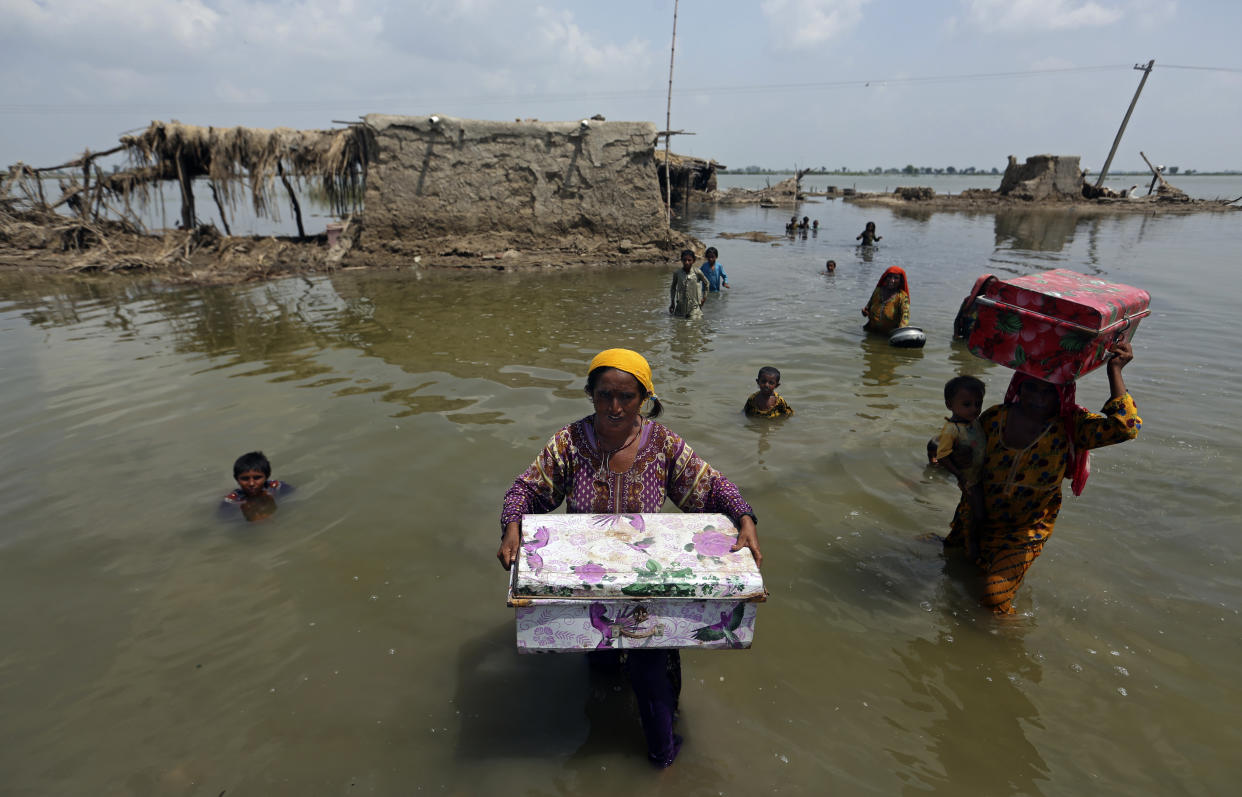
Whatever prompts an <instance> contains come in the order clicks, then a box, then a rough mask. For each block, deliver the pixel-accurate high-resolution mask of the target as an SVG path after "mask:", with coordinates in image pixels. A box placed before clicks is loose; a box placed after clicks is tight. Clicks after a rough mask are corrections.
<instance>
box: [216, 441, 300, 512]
mask: <svg viewBox="0 0 1242 797" xmlns="http://www.w3.org/2000/svg"><path fill="white" fill-rule="evenodd" d="M233 478H234V479H235V480H236V481H237V489H236V490H234V491H233V492H231V493H229V494H228V495H226V496H224V504H225V505H226V506H240V507H241V510H242V514H243V515H245V517H246V520H251V521H253V520H262V519H264V518H266V517H268V516H270V515H271V514H273V513H274V512H275V511H276V500H275V496H277V495H281V494H284V493H287V492H290V491H292V490H293V488H292V487H290V486H289V485H287V484H285V483H284V482H281V481H277V480H276V479H273V478H272V463H271V462H269V461H268V459H267V457H265V456H263V452H262V451H251V452H250V453H248V454H242V455H241V456H240V457H238V458H237V461H236V462H234V463H233Z"/></svg>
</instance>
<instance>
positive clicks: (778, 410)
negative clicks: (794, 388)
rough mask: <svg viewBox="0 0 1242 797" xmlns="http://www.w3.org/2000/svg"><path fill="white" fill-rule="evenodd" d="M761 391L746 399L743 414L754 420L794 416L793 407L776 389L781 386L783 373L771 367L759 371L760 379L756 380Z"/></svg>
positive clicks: (766, 366) (767, 366)
mask: <svg viewBox="0 0 1242 797" xmlns="http://www.w3.org/2000/svg"><path fill="white" fill-rule="evenodd" d="M755 384H756V385H758V386H759V390H758V391H756V392H755V393H752V394H751V395H750V398H748V399H746V406H744V407H742V412H744V413H746V414H747V415H749V416H750V417H752V418H784V417H785V416H787V415H793V407H791V406H789V403H788V402H786V401H785V399H783V398H781V397H780V396H779V395H778V394H777V392H776V389H777V388H778V387H780V386H781V372H780V371H778V370H776V369H775V368H773V367H772V366H770V365H765V366H764V367H762V368H760V369H759V378H758V379H756V380H755Z"/></svg>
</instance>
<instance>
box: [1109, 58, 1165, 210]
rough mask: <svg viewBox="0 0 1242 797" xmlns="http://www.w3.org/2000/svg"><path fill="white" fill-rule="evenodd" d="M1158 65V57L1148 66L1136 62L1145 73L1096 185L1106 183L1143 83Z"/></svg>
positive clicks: (1136, 66) (1149, 62)
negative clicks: (1109, 169) (1109, 168)
mask: <svg viewBox="0 0 1242 797" xmlns="http://www.w3.org/2000/svg"><path fill="white" fill-rule="evenodd" d="M1155 65H1156V59H1154V58H1153V59H1151V60H1150V61H1148V62H1147V66H1143V65H1142V64H1135V65H1134V68H1135V69H1137V70H1139V71H1141V72H1142V73H1143V79H1142V80H1140V81H1139V84H1138V88H1137V89H1135V90H1134V99H1132V100H1130V107H1129V108H1127V109H1126V117H1125V118H1124V119H1122V120H1121V128H1120V129H1118V130H1117V137H1116V138H1114V139H1113V148H1112V149H1110V150H1109V151H1108V160H1106V161H1104V168H1103V169H1100V176H1099V177H1097V178H1095V187H1096V188H1099V187H1100V186H1101V185H1103V184H1104V178H1105V177H1107V176H1108V167H1109V166H1112V165H1113V156H1114V155H1116V154H1117V145H1118V144H1120V143H1121V135H1122V133H1125V132H1126V125H1127V124H1129V123H1130V114H1132V113H1134V106H1135V105H1136V104H1137V103H1138V98H1139V95H1140V94H1142V93H1143V84H1145V83H1146V82H1147V77H1148V75H1150V74H1151V68H1152V67H1153V66H1155Z"/></svg>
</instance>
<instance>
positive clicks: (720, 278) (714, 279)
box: [699, 260, 729, 293]
mask: <svg viewBox="0 0 1242 797" xmlns="http://www.w3.org/2000/svg"><path fill="white" fill-rule="evenodd" d="M699 271H702V272H703V276H704V277H707V285H708V288H707V289H708V290H709V291H712V292H714V293H719V292H720V283H721V282H728V281H729V275H728V274H726V273H725V270H724V266H722V265H720V261H719V260H717V261H716V267H715V268H714V269H709V268H708V266H707V264H706V263H704V264H703V265H701V266H699Z"/></svg>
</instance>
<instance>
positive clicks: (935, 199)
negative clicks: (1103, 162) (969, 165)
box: [846, 155, 1242, 213]
mask: <svg viewBox="0 0 1242 797" xmlns="http://www.w3.org/2000/svg"><path fill="white" fill-rule="evenodd" d="M1144 157H1145V156H1144ZM1080 162H1081V159H1080V157H1079V156H1078V155H1033V156H1031V157H1029V158H1027V159H1026V161H1025V162H1024V163H1018V159H1017V158H1015V157H1014V156H1012V155H1010V156H1009V162H1008V164H1007V166H1006V168H1005V173H1004V174H1003V175H1002V176H1001V182H1000V186H999V187H998V188H997V189H996V190H994V191H993V190H989V189H986V188H973V189H967V190H965V191H962V192H961V193H959V194H953V195H948V194H937V193H936V192H935V191H934V190H933V189H931V188H928V187H926V186H918V187H898V188H896V189H894V190H893V191H892V192H891V193H869V194H857V195H855V196H853V197H846V201H849V202H855V203H857V204H860V205H871V206H889V207H895V208H906V209H920V210H927V211H934V210H948V211H952V210H977V211H990V210H998V209H1004V208H1015V207H1040V208H1053V209H1056V208H1062V209H1071V210H1073V211H1074V212H1076V213H1128V212H1137V213H1151V212H1197V211H1228V210H1238V209H1239V208H1238V207H1237V206H1236V205H1235V204H1234V203H1236V202H1237V201H1238V200H1237V199H1235V200H1232V201H1231V202H1230V201H1218V200H1206V199H1191V198H1190V197H1189V196H1187V195H1186V193H1185V192H1183V191H1181V190H1179V189H1177V188H1175V187H1174V186H1172V185H1169V183H1168V182H1167V181H1166V180H1165V179H1164V177H1163V176H1162V175H1161V174H1160V173H1159V172H1157V171H1156V170H1154V169H1153V172H1154V173H1155V178H1156V180H1157V181H1158V182H1159V183H1160V186H1159V189H1158V190H1156V191H1154V193H1152V194H1150V195H1140V194H1138V193H1133V194H1129V193H1124V194H1123V193H1117V192H1114V191H1110V190H1108V189H1102V188H1099V187H1097V186H1093V185H1092V184H1091V183H1089V182H1087V179H1086V178H1087V172H1086V171H1085V170H1084V169H1082V167H1081V165H1080ZM1239 199H1242V197H1239Z"/></svg>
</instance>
